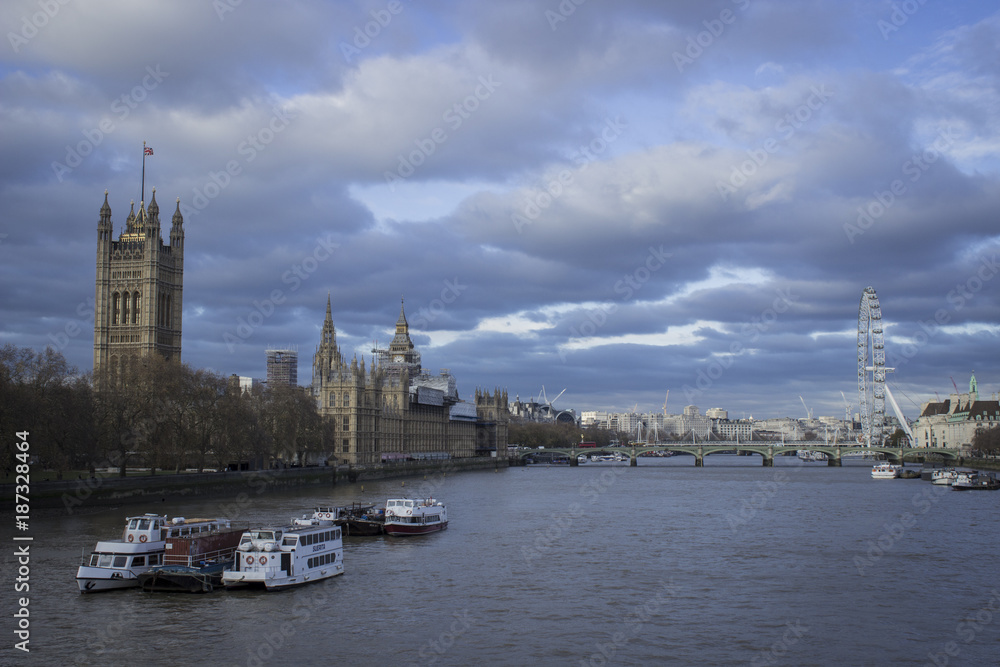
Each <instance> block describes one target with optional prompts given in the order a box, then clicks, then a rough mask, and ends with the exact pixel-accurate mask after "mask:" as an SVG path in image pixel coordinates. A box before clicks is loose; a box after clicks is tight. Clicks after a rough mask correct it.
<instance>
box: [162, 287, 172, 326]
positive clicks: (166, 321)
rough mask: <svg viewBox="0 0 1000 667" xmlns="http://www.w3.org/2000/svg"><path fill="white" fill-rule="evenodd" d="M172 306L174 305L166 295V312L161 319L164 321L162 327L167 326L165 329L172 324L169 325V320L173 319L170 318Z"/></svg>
mask: <svg viewBox="0 0 1000 667" xmlns="http://www.w3.org/2000/svg"><path fill="white" fill-rule="evenodd" d="M173 305H174V303H173V298H172V297H171V296H170V295H169V294H168V295H167V312H166V313H165V314H164V317H163V319H164V326H167V327H170V326H173V324H171V320H172V319H173V318H172V317H171V308H172V306H173Z"/></svg>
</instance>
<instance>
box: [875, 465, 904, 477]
mask: <svg viewBox="0 0 1000 667" xmlns="http://www.w3.org/2000/svg"><path fill="white" fill-rule="evenodd" d="M902 468H903V466H897V465H893V464H891V463H885V462H883V463H878V464H876V465H875V466H873V467H872V479H896V478H897V477H899V471H900V470H901V469H902Z"/></svg>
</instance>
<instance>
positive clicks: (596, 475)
mask: <svg viewBox="0 0 1000 667" xmlns="http://www.w3.org/2000/svg"><path fill="white" fill-rule="evenodd" d="M691 463H692V461H691V459H690V458H688V457H674V458H670V459H648V460H640V465H639V467H637V468H628V467H627V466H619V465H611V464H585V465H582V466H580V467H578V468H575V467H574V468H569V467H566V466H553V467H544V466H540V467H529V468H512V469H510V470H506V471H501V472H499V473H494V472H476V473H461V474H449V475H447V476H444V477H441V476H439V477H434V478H431V479H429V480H427V481H426V482H425V481H424V480H418V479H413V480H405V481H401V480H387V481H382V482H365V483H364V485H363V487H364V491H363V492H362V491H361V488H362V487H361V485H343V486H338V487H330V488H319V487H309V488H306V489H299V490H296V491H294V492H283V493H275V494H268V495H257V494H255V493H250V494H249V503H248V504H247V505H246V510H245V513H244V514H242V515H240V516H233V517H232V518H234V519H241V520H249V521H250V522H252V523H254V524H263V523H275V522H279V523H280V522H286V521H287V520H288V519H290V518H291V517H293V516H299V515H301V514H302V513H303V512H305V511H307V510H309V508H311V507H312V506H314V505H320V504H323V505H331V504H348V503H350V502H352V501H363V502H373V503H375V502H380V501H384V500H385V499H386V498H388V497H404V496H409V495H410V494H411V493H413V494H416V493H418V492H419V491H418V490H419V489H420V488H421V486H422V485H423V486H424V488H431V487H433V488H435V489H436V491H435V495H436V497H438V498H439V499H440V500H441V501H443V502H445V503H446V504H447V505H448V513H449V518H450V526H449V529H448V530H446V531H444V532H441V533H437V534H433V535H428V536H423V537H413V538H390V537H376V538H345V545H344V559H345V566H346V573H345V574H344V575H343V576H341V577H336V578H334V579H331V580H327V581H325V582H321V583H316V584H310V585H307V586H303V587H300V588H296V589H291V590H288V591H282V592H264V591H254V590H239V591H219V592H216V593H213V594H210V595H185V594H157V593H152V594H151V593H143V592H141V591H139V590H135V589H133V590H126V591H121V592H112V593H104V594H97V595H80V594H79V593H78V592H77V587H76V583H75V581H74V579H73V578H74V575H75V568H76V566H77V564H78V563H79V558H80V554H81V552H82V551H86V550H89V549H91V548H92V547H93V545H94V543H95V542H96V541H97V540H98V539H105V538H109V537H113V536H116V535H118V534H120V531H121V525H122V522H123V520H124V517H125V516H126V514H140V513H143V512H147V511H149V512H154V511H155V512H163V513H167V514H169V515H170V516H189V517H190V516H213V515H215V514H218V513H220V508H222V507H224V506H232V504H233V500H234V499H233V498H229V497H226V498H218V499H207V500H206V499H198V500H192V501H188V502H181V503H174V504H164V503H156V504H154V505H150V506H142V505H132V506H126V507H121V508H117V509H114V510H108V511H101V512H97V513H93V514H86V515H81V514H74V515H73V516H53V517H48V518H39V519H37V520H35V521H34V522H33V524H32V528H33V534H34V536H35V540H36V541H35V542H34V544H33V546H32V575H31V576H32V579H31V591H30V595H31V606H30V609H31V619H32V631H33V632H32V638H31V639H32V641H31V647H32V653H31V656H30V658H31V659H32V660H34V661H37V662H38V664H43V663H44V664H60V663H69V664H88V665H90V664H101V665H136V664H144V665H176V664H178V663H181V664H199V665H200V664H211V665H247V664H249V665H261V664H285V663H291V662H298V663H301V664H331V663H333V662H343V663H345V664H385V665H398V664H454V665H466V664H470V663H472V662H481V663H487V664H510V665H521V664H529V663H541V664H567V665H569V664H572V665H578V664H593V665H603V664H613V663H617V664H647V663H650V664H651V663H656V664H664V663H666V664H733V663H744V664H746V663H750V664H759V665H768V664H890V663H893V662H895V663H899V664H909V663H920V662H927V661H930V660H931V657H929V656H934V655H938V654H943V653H942V652H943V651H944V650H945V647H946V646H948V647H949V648H957V649H959V651H960V653H959V655H958V656H957V657H956V656H951V657H950V660H951V664H956V663H958V664H996V655H997V653H998V647H1000V627H998V626H1000V614H996V617H997V621H992V620H991V622H990V623H982V622H980V623H979V625H978V626H976V628H975V632H973V633H971V640H970V641H966V640H967V639H969V638H970V628H969V627H968V626H967V627H965V628H961V627H960V626H961V624H962V622H963V620H964V619H965V618H966V617H967V616H969V617H972V618H975V616H976V613H977V611H981V610H982V609H984V608H986V606H987V605H988V604H989V603H990V600H991V595H993V593H991V587H992V586H994V584H993V583H992V582H994V581H995V569H996V565H997V563H996V560H995V559H996V557H995V555H993V554H995V553H996V548H997V546H998V545H1000V537H998V536H1000V530H998V528H1000V526H998V522H1000V513H998V512H997V507H996V505H997V502H998V500H1000V493H993V494H991V493H982V494H960V493H954V492H950V491H947V490H941V493H938V491H939V490H938V489H936V488H934V487H932V486H931V485H930V484H929V483H928V482H922V481H920V480H914V481H910V480H887V481H875V480H872V479H871V478H870V476H869V472H868V471H869V467H868V466H867V465H865V464H863V463H862V462H857V463H849V464H847V465H846V466H845V467H844V468H840V469H838V468H828V467H826V466H825V465H822V464H802V463H800V462H799V461H798V460H797V459H787V458H786V459H782V458H779V459H778V460H777V461H776V466H775V467H774V468H763V467H761V466H760V459H759V458H757V457H735V456H714V457H708V458H707V459H706V466H705V467H704V468H694V467H693V466H692V465H691ZM922 494H923V495H922ZM927 494H933V495H927ZM907 515H909V517H910V518H907ZM11 562H12V561H11V560H10V558H9V557H8V558H7V559H5V563H6V566H5V571H6V572H11V571H12V569H11V567H10V565H11ZM859 563H860V565H859ZM11 578H12V577H10V576H9V575H8V580H10V579H11ZM994 592H995V591H994ZM997 601H998V602H997V603H996V606H998V607H1000V597H997ZM982 618H985V616H983V617H982ZM963 629H964V630H965V632H963ZM949 642H956V644H955V646H951V645H950V644H949Z"/></svg>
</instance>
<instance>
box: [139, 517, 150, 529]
mask: <svg viewBox="0 0 1000 667" xmlns="http://www.w3.org/2000/svg"><path fill="white" fill-rule="evenodd" d="M139 530H149V519H139Z"/></svg>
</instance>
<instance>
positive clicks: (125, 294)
mask: <svg viewBox="0 0 1000 667" xmlns="http://www.w3.org/2000/svg"><path fill="white" fill-rule="evenodd" d="M128 296H129V295H128V292H122V324H128V302H129V298H128Z"/></svg>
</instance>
